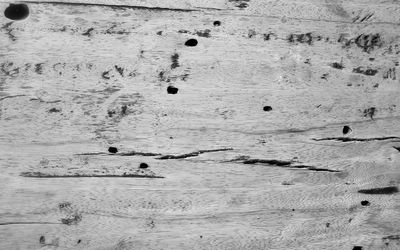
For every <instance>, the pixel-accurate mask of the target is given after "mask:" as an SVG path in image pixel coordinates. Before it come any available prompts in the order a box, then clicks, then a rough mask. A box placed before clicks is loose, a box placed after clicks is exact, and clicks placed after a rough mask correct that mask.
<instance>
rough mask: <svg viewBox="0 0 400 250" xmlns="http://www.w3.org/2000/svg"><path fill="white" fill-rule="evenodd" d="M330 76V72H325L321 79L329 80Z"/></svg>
mask: <svg viewBox="0 0 400 250" xmlns="http://www.w3.org/2000/svg"><path fill="white" fill-rule="evenodd" d="M328 76H329V74H328V73H325V74H323V75H322V76H321V79H324V80H328Z"/></svg>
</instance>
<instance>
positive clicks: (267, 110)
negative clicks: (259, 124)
mask: <svg viewBox="0 0 400 250" xmlns="http://www.w3.org/2000/svg"><path fill="white" fill-rule="evenodd" d="M263 110H264V111H265V112H269V111H271V110H272V107H271V106H264V108H263Z"/></svg>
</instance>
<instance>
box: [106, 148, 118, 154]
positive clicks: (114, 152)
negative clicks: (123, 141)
mask: <svg viewBox="0 0 400 250" xmlns="http://www.w3.org/2000/svg"><path fill="white" fill-rule="evenodd" d="M108 152H110V153H111V154H116V153H118V149H117V148H116V147H109V148H108Z"/></svg>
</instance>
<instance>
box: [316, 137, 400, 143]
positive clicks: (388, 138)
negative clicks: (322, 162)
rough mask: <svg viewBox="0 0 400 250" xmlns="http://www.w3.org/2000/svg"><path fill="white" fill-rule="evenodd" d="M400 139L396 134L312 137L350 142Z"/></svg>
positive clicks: (321, 139)
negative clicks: (384, 135) (385, 135)
mask: <svg viewBox="0 0 400 250" xmlns="http://www.w3.org/2000/svg"><path fill="white" fill-rule="evenodd" d="M395 139H400V137H397V136H387V137H373V138H350V137H325V138H312V140H314V141H341V142H352V141H361V142H365V141H385V140H395Z"/></svg>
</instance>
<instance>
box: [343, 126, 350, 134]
mask: <svg viewBox="0 0 400 250" xmlns="http://www.w3.org/2000/svg"><path fill="white" fill-rule="evenodd" d="M349 132H351V128H350V127H349V126H347V125H346V126H343V134H344V135H345V134H348V133H349Z"/></svg>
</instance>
